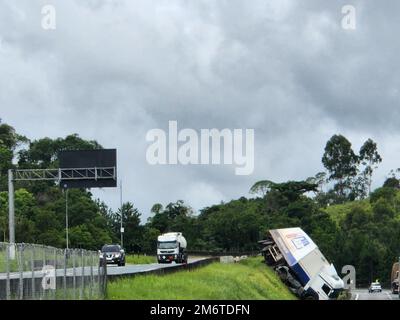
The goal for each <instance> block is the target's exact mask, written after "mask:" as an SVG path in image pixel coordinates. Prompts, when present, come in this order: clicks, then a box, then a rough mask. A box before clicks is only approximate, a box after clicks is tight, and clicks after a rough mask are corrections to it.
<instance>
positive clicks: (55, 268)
mask: <svg viewBox="0 0 400 320" xmlns="http://www.w3.org/2000/svg"><path fill="white" fill-rule="evenodd" d="M52 292H53V294H52V296H53V299H54V300H56V299H57V249H56V248H54V289H53V290H52Z"/></svg>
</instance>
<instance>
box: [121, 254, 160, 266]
mask: <svg viewBox="0 0 400 320" xmlns="http://www.w3.org/2000/svg"><path fill="white" fill-rule="evenodd" d="M148 263H157V259H156V257H155V256H142V255H140V256H137V255H130V254H128V255H127V256H126V264H148Z"/></svg>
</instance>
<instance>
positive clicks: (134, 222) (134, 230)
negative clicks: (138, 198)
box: [118, 202, 143, 252]
mask: <svg viewBox="0 0 400 320" xmlns="http://www.w3.org/2000/svg"><path fill="white" fill-rule="evenodd" d="M118 212H119V214H121V210H118ZM122 216H123V224H124V229H125V230H124V231H125V232H124V247H125V248H126V250H127V251H128V252H132V251H134V248H135V246H137V245H138V244H139V243H140V241H141V239H142V232H143V230H142V227H141V226H140V216H141V213H140V212H139V210H138V209H136V208H135V207H134V206H133V203H131V202H126V203H124V204H123V205H122Z"/></svg>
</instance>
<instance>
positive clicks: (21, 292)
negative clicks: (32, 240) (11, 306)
mask: <svg viewBox="0 0 400 320" xmlns="http://www.w3.org/2000/svg"><path fill="white" fill-rule="evenodd" d="M17 250H18V253H19V255H18V256H19V259H18V260H19V261H18V271H19V286H18V289H19V299H20V300H23V299H24V253H23V250H24V247H23V244H21V245H17Z"/></svg>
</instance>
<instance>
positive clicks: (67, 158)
mask: <svg viewBox="0 0 400 320" xmlns="http://www.w3.org/2000/svg"><path fill="white" fill-rule="evenodd" d="M58 159H59V162H60V169H61V181H60V187H61V188H108V187H116V186H117V150H116V149H96V150H67V151H61V152H60V153H59V154H58Z"/></svg>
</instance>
